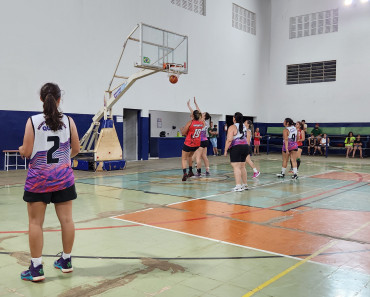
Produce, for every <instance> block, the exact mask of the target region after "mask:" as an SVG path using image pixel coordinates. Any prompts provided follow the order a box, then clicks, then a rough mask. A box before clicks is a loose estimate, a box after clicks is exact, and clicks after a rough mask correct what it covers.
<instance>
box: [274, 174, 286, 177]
mask: <svg viewBox="0 0 370 297" xmlns="http://www.w3.org/2000/svg"><path fill="white" fill-rule="evenodd" d="M276 176H277V177H285V174H282V173H278V174H276Z"/></svg>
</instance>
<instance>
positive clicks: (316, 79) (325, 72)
mask: <svg viewBox="0 0 370 297" xmlns="http://www.w3.org/2000/svg"><path fill="white" fill-rule="evenodd" d="M286 70H287V74H286V83H287V84H288V85H295V84H309V83H320V82H330V81H336V77H337V61H336V60H331V61H323V62H312V63H304V64H293V65H287V67H286Z"/></svg>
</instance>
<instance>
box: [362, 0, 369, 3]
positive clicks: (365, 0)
mask: <svg viewBox="0 0 370 297" xmlns="http://www.w3.org/2000/svg"><path fill="white" fill-rule="evenodd" d="M361 2H362V3H367V2H369V0H361Z"/></svg>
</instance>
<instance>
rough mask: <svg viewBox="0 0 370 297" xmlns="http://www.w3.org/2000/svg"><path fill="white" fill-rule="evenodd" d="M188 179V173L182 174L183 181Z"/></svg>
mask: <svg viewBox="0 0 370 297" xmlns="http://www.w3.org/2000/svg"><path fill="white" fill-rule="evenodd" d="M187 179H188V175H187V174H186V173H184V175H183V176H182V181H186V180H187Z"/></svg>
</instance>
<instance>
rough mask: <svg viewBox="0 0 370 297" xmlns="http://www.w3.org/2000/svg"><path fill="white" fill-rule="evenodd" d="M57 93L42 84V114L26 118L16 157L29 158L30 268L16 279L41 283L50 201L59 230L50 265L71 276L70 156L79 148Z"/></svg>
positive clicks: (73, 194) (52, 86)
mask: <svg viewBox="0 0 370 297" xmlns="http://www.w3.org/2000/svg"><path fill="white" fill-rule="evenodd" d="M60 97H61V91H60V88H59V87H58V85H56V84H53V83H47V84H45V85H44V86H43V87H42V88H41V90H40V99H41V101H42V102H43V108H44V111H43V113H42V114H38V115H35V116H32V117H31V118H29V119H28V121H27V124H26V129H25V133H24V139H23V145H22V146H20V147H19V152H20V154H21V155H22V156H23V157H27V158H31V161H30V166H29V170H28V175H27V180H26V184H25V191H24V195H23V200H24V201H26V202H27V210H28V216H29V222H30V224H29V244H30V252H31V265H30V266H29V269H28V270H26V271H23V272H22V273H21V279H23V280H28V281H33V282H37V281H42V280H44V279H45V276H44V270H43V265H42V257H41V255H42V248H43V236H42V232H43V227H42V226H43V222H44V217H45V210H46V206H47V204H48V203H50V202H53V203H54V205H55V210H56V213H57V215H58V219H59V221H60V223H61V227H62V242H63V254H62V257H60V258H59V259H58V260H57V261H55V262H54V267H55V268H58V269H60V270H62V272H72V271H73V268H72V260H71V256H70V254H71V251H72V246H73V242H74V235H75V228H74V223H73V218H72V200H73V199H75V198H76V196H77V194H76V190H75V187H74V177H73V171H72V168H71V160H70V158H71V157H74V156H75V155H77V154H78V152H79V150H80V144H79V140H78V133H77V128H76V125H75V123H74V122H73V120H72V119H71V118H68V117H67V116H65V115H63V114H62V113H61V112H59V110H58V106H59V103H60Z"/></svg>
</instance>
